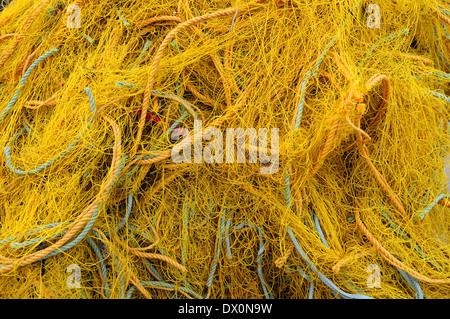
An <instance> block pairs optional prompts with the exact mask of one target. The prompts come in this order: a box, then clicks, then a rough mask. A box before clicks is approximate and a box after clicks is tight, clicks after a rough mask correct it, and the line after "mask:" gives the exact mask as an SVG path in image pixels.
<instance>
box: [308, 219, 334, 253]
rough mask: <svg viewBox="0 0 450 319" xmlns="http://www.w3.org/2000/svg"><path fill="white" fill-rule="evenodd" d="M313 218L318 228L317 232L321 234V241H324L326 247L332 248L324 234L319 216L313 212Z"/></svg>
mask: <svg viewBox="0 0 450 319" xmlns="http://www.w3.org/2000/svg"><path fill="white" fill-rule="evenodd" d="M311 218H312V221H313V224H314V228H315V229H316V231H317V233H318V234H319V236H320V241H321V242H322V244H324V246H325V247H327V248H330V247H329V246H328V243H327V241H326V239H325V235H324V234H323V231H322V227H320V222H319V218H318V217H317V215H316V213H314V212H313V214H312V216H311Z"/></svg>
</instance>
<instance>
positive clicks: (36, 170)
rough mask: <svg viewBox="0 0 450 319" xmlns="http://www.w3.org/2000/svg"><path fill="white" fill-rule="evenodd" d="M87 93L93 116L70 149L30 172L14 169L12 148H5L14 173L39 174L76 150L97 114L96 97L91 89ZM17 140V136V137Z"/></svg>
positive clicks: (9, 166) (8, 164)
mask: <svg viewBox="0 0 450 319" xmlns="http://www.w3.org/2000/svg"><path fill="white" fill-rule="evenodd" d="M85 91H86V94H87V95H88V97H89V102H90V104H91V113H92V115H91V116H90V117H89V119H88V124H87V127H86V128H85V129H84V130H83V131H82V132H81V134H80V135H79V136H77V137H76V138H75V140H74V141H73V142H72V143H71V144H70V145H69V146H68V147H66V149H65V150H63V151H62V152H61V153H60V154H59V155H58V156H57V157H56V158H54V159H51V160H49V161H48V162H47V163H45V164H42V165H41V166H39V167H37V168H35V169H32V170H29V171H23V170H19V169H16V168H15V167H14V165H13V164H12V163H11V147H10V146H5V147H4V148H3V150H4V151H5V155H6V164H7V166H8V168H9V169H10V170H11V171H12V172H13V173H15V174H18V175H31V174H36V173H39V172H41V171H43V170H44V169H46V168H47V167H49V166H50V165H52V164H53V163H55V162H57V161H59V160H60V159H61V158H62V157H64V156H65V155H66V154H67V153H68V152H70V151H71V150H72V148H74V147H75V146H76V145H77V144H78V142H79V140H80V139H81V138H82V137H83V135H84V134H85V133H86V132H87V130H88V129H89V128H90V125H91V123H92V121H93V115H94V114H95V101H94V97H93V96H92V93H91V89H90V88H86V89H85ZM22 131H23V130H22ZM22 131H21V132H22ZM16 138H17V136H16ZM14 141H15V139H14V140H13V141H12V142H11V145H12V144H13V142H14Z"/></svg>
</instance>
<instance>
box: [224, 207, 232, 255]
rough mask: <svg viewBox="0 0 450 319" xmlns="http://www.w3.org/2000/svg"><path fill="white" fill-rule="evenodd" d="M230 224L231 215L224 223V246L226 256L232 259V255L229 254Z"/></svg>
mask: <svg viewBox="0 0 450 319" xmlns="http://www.w3.org/2000/svg"><path fill="white" fill-rule="evenodd" d="M230 211H232V209H230ZM231 224H232V217H229V218H228V219H227V223H226V224H225V246H226V249H227V258H228V259H232V258H233V256H232V254H231V245H230V226H231Z"/></svg>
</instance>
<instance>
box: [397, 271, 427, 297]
mask: <svg viewBox="0 0 450 319" xmlns="http://www.w3.org/2000/svg"><path fill="white" fill-rule="evenodd" d="M397 270H398V272H399V273H400V274H401V275H402V277H403V279H405V280H406V282H407V283H408V285H410V286H411V288H412V289H414V291H415V292H416V293H415V297H416V299H423V292H422V288H420V285H419V281H418V280H417V279H416V278H414V277H412V276H411V275H410V274H408V273H406V272H404V271H403V270H401V269H399V268H397Z"/></svg>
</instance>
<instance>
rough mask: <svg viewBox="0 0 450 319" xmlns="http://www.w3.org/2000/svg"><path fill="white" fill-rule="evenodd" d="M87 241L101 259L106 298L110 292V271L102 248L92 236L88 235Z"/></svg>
mask: <svg viewBox="0 0 450 319" xmlns="http://www.w3.org/2000/svg"><path fill="white" fill-rule="evenodd" d="M93 232H94V231H93ZM86 241H87V243H88V244H89V245H90V246H91V247H92V250H93V251H94V253H95V255H96V256H97V259H98V260H99V265H100V271H101V275H102V279H103V289H104V290H105V295H106V298H109V297H110V292H109V284H108V282H107V280H108V271H107V270H106V265H105V261H104V258H103V255H102V253H101V252H100V249H99V248H98V246H97V244H96V243H95V242H94V241H93V240H92V239H91V238H90V237H86Z"/></svg>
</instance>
